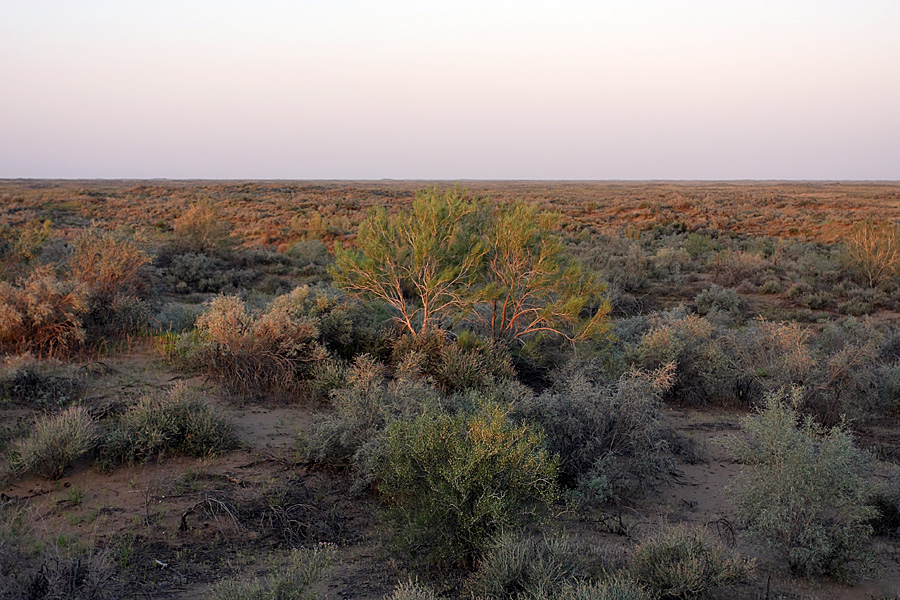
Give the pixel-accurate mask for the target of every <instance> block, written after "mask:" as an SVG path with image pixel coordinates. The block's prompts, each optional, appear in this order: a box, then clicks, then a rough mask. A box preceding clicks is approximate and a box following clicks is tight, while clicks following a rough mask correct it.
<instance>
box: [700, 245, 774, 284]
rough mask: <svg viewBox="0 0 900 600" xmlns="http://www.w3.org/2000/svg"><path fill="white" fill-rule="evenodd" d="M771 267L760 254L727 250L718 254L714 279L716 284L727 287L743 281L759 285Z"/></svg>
mask: <svg viewBox="0 0 900 600" xmlns="http://www.w3.org/2000/svg"><path fill="white" fill-rule="evenodd" d="M771 267H772V264H771V263H770V262H769V261H767V260H766V259H765V258H763V257H762V256H760V255H758V254H751V253H748V252H742V251H740V250H738V251H737V252H733V251H731V250H725V251H722V252H717V253H716V259H715V262H714V263H713V277H714V279H715V281H716V283H718V284H719V285H722V286H725V287H733V286H736V285H738V284H739V283H741V282H742V281H752V282H754V283H759V282H760V280H761V279H762V276H763V275H766V274H767V272H768V271H770V270H771Z"/></svg>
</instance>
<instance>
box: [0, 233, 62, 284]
mask: <svg viewBox="0 0 900 600" xmlns="http://www.w3.org/2000/svg"><path fill="white" fill-rule="evenodd" d="M50 230H51V223H50V221H37V220H35V221H30V222H28V223H26V224H24V225H19V226H17V227H8V226H3V227H0V278H2V279H15V277H16V276H20V275H22V274H23V272H24V271H25V270H26V269H27V268H28V265H29V264H30V263H31V262H32V261H34V259H35V258H37V256H38V254H40V251H41V248H42V246H43V245H44V243H45V242H46V241H47V239H48V238H49V237H50Z"/></svg>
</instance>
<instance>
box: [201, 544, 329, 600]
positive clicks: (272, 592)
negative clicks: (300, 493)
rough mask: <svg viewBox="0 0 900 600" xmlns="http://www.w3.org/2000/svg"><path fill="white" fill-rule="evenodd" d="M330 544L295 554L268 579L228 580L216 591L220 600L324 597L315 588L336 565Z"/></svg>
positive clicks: (307, 599) (214, 590)
mask: <svg viewBox="0 0 900 600" xmlns="http://www.w3.org/2000/svg"><path fill="white" fill-rule="evenodd" d="M333 554H334V549H333V548H332V547H331V546H330V545H328V544H320V545H318V546H314V547H312V548H299V549H298V548H295V549H293V550H291V553H290V555H289V556H288V557H287V561H285V562H284V563H283V564H279V565H276V566H275V567H274V568H273V569H272V572H271V573H270V574H269V575H268V576H266V577H259V578H254V579H226V580H224V581H221V582H219V583H218V584H217V585H216V586H215V588H213V598H215V599H216V600H315V599H317V598H322V597H323V596H322V595H321V594H319V593H318V592H317V591H316V590H314V589H313V585H314V584H315V583H316V581H318V580H319V578H320V577H321V576H322V574H323V573H324V572H325V570H326V569H327V568H328V567H329V565H330V564H331V562H332V559H333Z"/></svg>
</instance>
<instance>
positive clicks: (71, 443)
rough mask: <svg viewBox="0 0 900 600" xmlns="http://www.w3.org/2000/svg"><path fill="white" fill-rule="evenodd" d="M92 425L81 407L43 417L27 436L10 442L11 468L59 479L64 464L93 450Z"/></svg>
mask: <svg viewBox="0 0 900 600" xmlns="http://www.w3.org/2000/svg"><path fill="white" fill-rule="evenodd" d="M96 442H97V435H96V427H95V424H94V420H93V419H92V418H91V415H90V413H88V411H87V410H86V409H85V408H84V407H82V406H73V407H71V408H67V409H66V410H64V411H63V412H61V413H58V414H55V415H49V416H46V417H43V418H41V419H39V420H38V421H37V423H36V424H35V428H34V431H33V432H32V433H31V435H29V436H28V437H27V438H25V439H23V440H20V441H18V442H16V443H14V444H13V445H12V453H13V456H14V459H13V468H14V469H15V470H16V471H17V472H19V473H36V474H38V475H42V476H44V477H48V478H50V479H59V478H60V477H62V474H63V471H64V470H65V469H66V467H67V466H69V465H70V464H72V462H73V461H75V460H76V459H78V458H80V457H82V456H84V455H85V454H87V453H88V452H90V451H91V449H93V447H94V445H95V444H96Z"/></svg>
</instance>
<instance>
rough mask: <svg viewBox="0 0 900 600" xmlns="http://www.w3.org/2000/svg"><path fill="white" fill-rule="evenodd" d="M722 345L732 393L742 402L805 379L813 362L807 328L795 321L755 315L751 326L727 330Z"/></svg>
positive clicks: (799, 382)
mask: <svg viewBox="0 0 900 600" xmlns="http://www.w3.org/2000/svg"><path fill="white" fill-rule="evenodd" d="M722 345H723V347H724V351H725V356H726V357H727V359H728V362H729V365H730V370H731V372H732V376H733V382H734V383H733V393H734V396H735V398H736V399H737V401H738V403H739V404H741V405H743V406H750V405H752V404H754V403H756V402H758V401H759V400H761V399H762V398H763V397H764V396H765V394H767V393H771V392H774V391H775V390H777V389H779V388H782V387H785V386H790V385H792V384H803V383H805V382H807V381H809V380H810V378H811V376H812V374H813V373H814V371H815V368H816V365H817V361H816V357H815V355H814V353H813V349H812V348H811V345H810V342H809V331H808V330H806V329H803V328H802V327H800V326H799V325H798V324H796V323H772V322H770V321H765V320H763V319H757V320H756V321H755V322H754V323H753V326H751V327H746V328H744V329H740V330H734V331H730V332H728V334H727V335H726V336H725V337H724V338H723V340H722Z"/></svg>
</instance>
